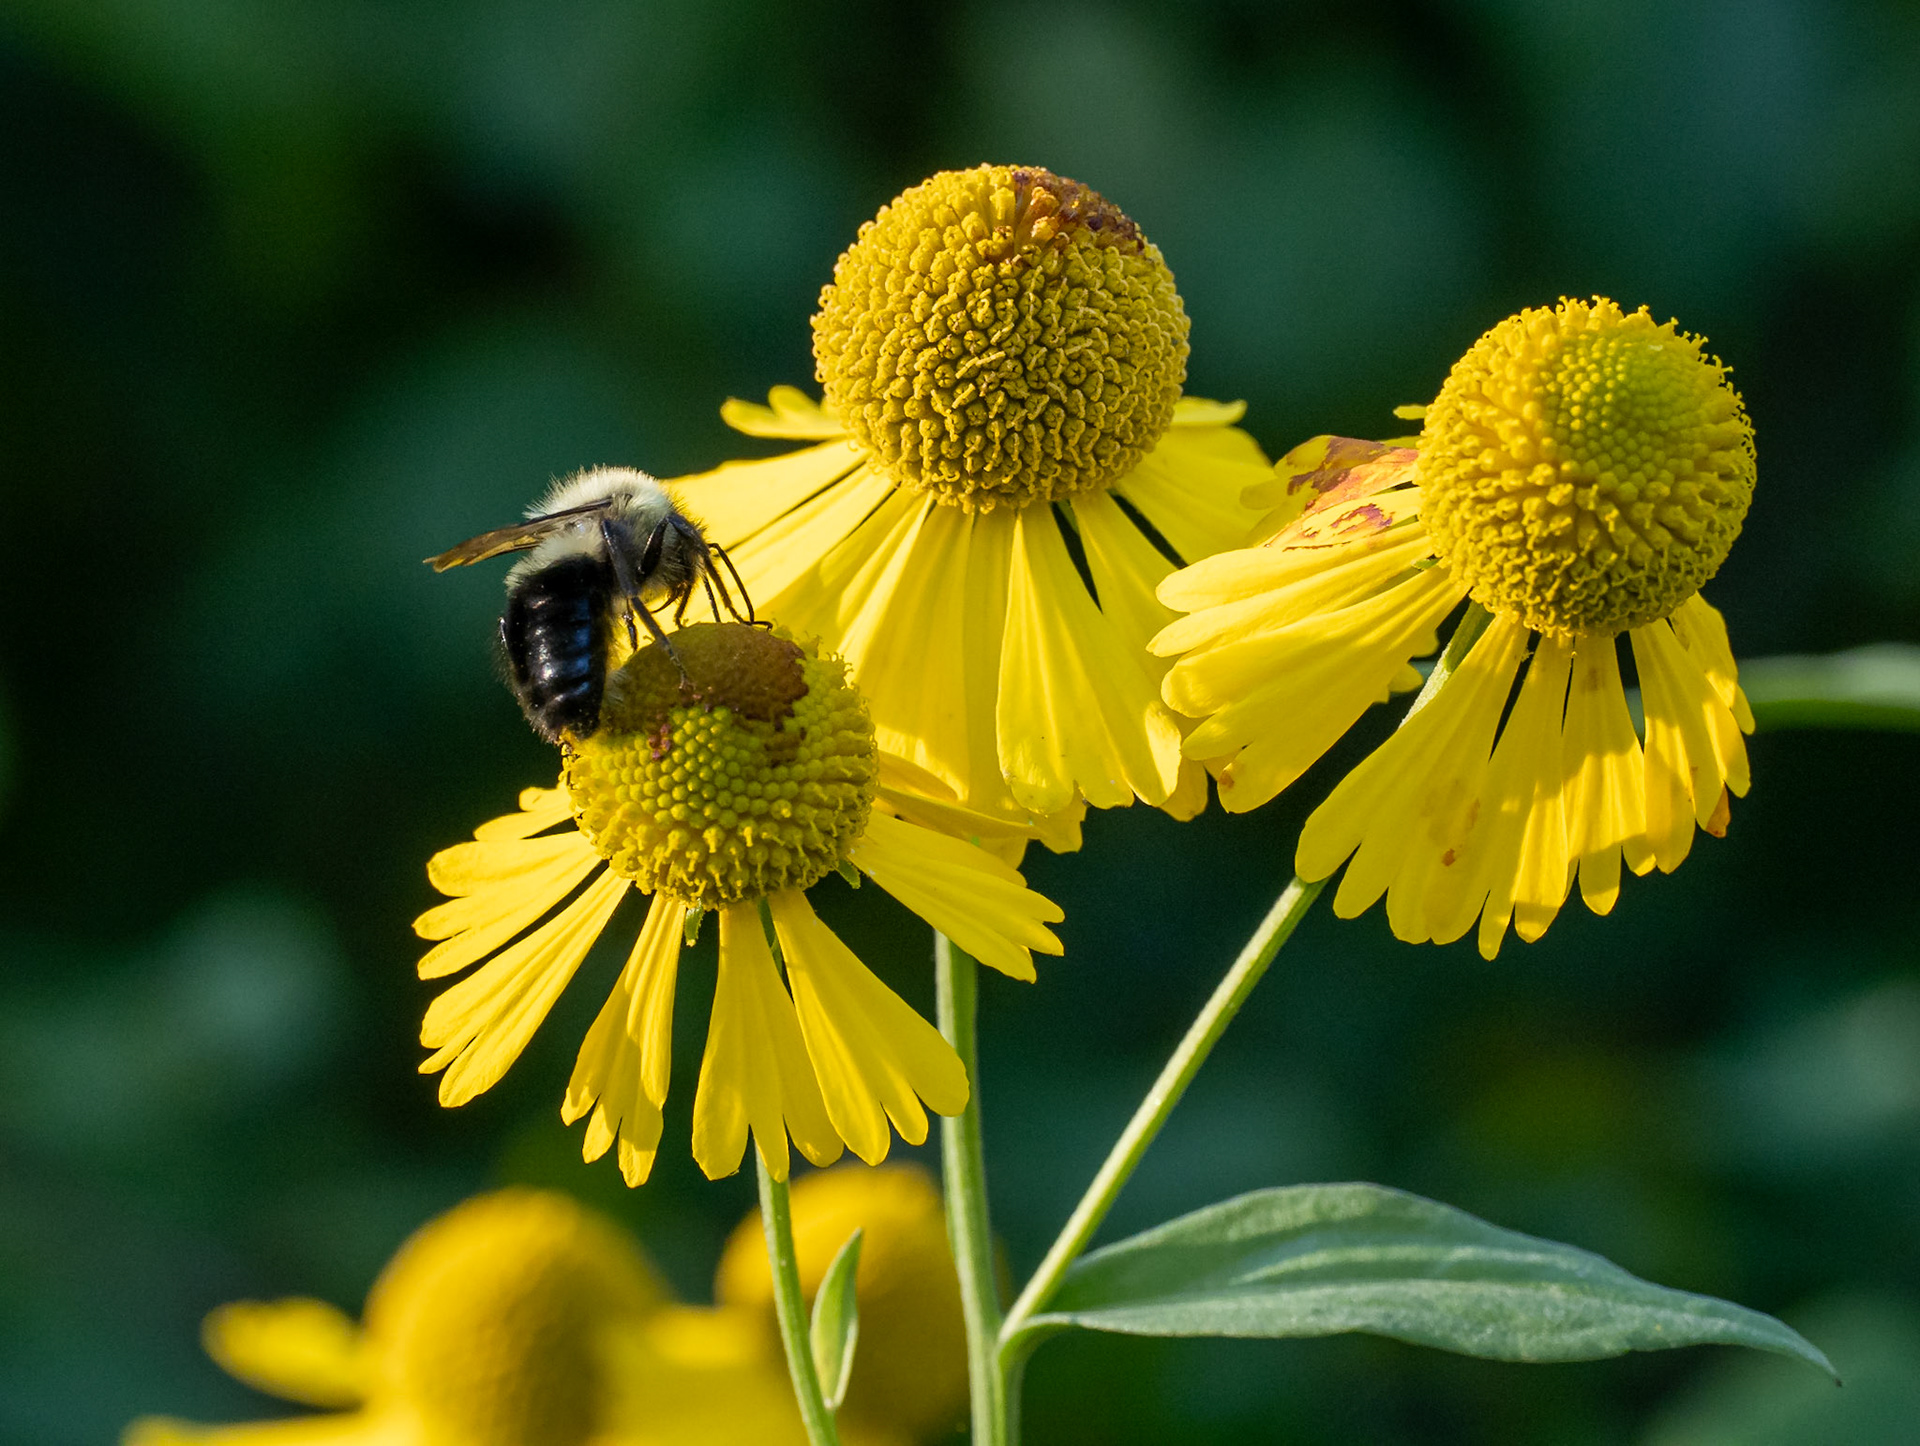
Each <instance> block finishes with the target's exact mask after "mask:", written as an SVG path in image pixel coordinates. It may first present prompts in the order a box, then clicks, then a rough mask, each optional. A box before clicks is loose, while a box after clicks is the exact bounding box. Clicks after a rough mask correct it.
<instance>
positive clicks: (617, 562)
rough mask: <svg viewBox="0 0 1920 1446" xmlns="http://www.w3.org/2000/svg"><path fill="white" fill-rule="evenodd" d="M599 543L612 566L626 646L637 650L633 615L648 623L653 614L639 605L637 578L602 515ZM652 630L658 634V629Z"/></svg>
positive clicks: (638, 631)
mask: <svg viewBox="0 0 1920 1446" xmlns="http://www.w3.org/2000/svg"><path fill="white" fill-rule="evenodd" d="M600 545H601V546H602V547H604V548H606V550H607V562H608V563H609V565H611V566H612V568H613V585H614V587H615V588H616V589H618V591H619V593H620V601H621V606H622V610H623V611H624V613H625V614H626V619H627V646H628V647H630V648H633V649H635V650H636V651H637V650H638V649H639V647H640V629H639V628H638V627H636V626H635V625H634V620H633V615H634V614H635V613H636V612H638V613H640V614H641V615H642V616H644V617H645V618H646V619H647V622H648V623H649V624H651V623H652V622H653V615H652V614H651V613H648V612H647V610H646V608H645V607H643V606H642V605H641V602H640V582H639V579H637V578H636V577H634V575H633V569H632V568H631V567H629V566H628V565H627V563H628V558H627V554H626V550H625V549H624V548H620V547H616V546H614V542H613V532H612V530H611V529H610V528H609V527H608V526H607V521H606V519H605V518H604V517H603V518H601V519H600ZM652 631H653V632H654V633H656V634H658V632H659V629H658V628H654V629H652ZM669 651H671V649H669Z"/></svg>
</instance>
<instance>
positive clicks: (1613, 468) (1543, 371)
mask: <svg viewBox="0 0 1920 1446" xmlns="http://www.w3.org/2000/svg"><path fill="white" fill-rule="evenodd" d="M1407 414H1409V415H1424V425H1423V428H1422V430H1421V433H1420V436H1419V438H1418V440H1417V442H1414V443H1413V445H1393V444H1387V443H1372V442H1361V441H1355V440H1353V439H1350V438H1342V437H1321V438H1316V439H1315V440H1314V441H1312V442H1309V443H1307V444H1305V445H1304V446H1302V447H1300V448H1298V449H1296V450H1295V451H1294V452H1292V453H1290V454H1289V455H1288V456H1287V457H1285V458H1283V459H1282V460H1281V462H1280V463H1279V464H1278V466H1277V467H1276V469H1275V471H1276V476H1275V478H1274V479H1273V480H1272V481H1271V482H1270V483H1269V484H1267V485H1265V486H1263V487H1261V488H1258V489H1255V490H1254V491H1252V492H1250V493H1249V496H1248V500H1249V501H1250V502H1254V503H1257V504H1261V505H1269V506H1272V507H1273V509H1274V510H1273V512H1272V513H1271V514H1270V515H1269V517H1268V518H1267V519H1266V521H1264V522H1263V524H1262V525H1261V528H1260V529H1259V530H1258V531H1257V532H1256V533H1255V538H1256V540H1257V545H1255V546H1252V547H1248V548H1245V549H1243V550H1238V551H1234V552H1229V553H1225V554H1222V555H1220V556H1218V557H1215V558H1212V559H1209V560H1207V561H1204V562H1201V563H1199V564H1198V565H1196V566H1194V567H1190V568H1188V569H1186V570H1185V571H1183V572H1180V573H1177V574H1175V575H1174V576H1173V577H1171V578H1169V579H1168V580H1167V582H1166V583H1165V584H1163V585H1162V587H1161V590H1160V596H1161V598H1162V600H1163V601H1165V602H1166V603H1167V604H1168V605H1170V606H1172V607H1175V608H1179V609H1181V610H1182V611H1185V612H1188V613H1190V614H1191V616H1189V617H1187V618H1184V619H1182V620H1181V621H1179V622H1177V623H1175V624H1173V625H1172V626H1171V627H1169V628H1167V629H1166V630H1165V631H1164V632H1162V633H1161V634H1160V635H1159V637H1158V638H1156V639H1155V640H1154V642H1153V645H1152V646H1153V647H1154V649H1155V651H1156V652H1159V653H1161V654H1163V655H1174V654H1183V655H1184V656H1182V657H1181V659H1180V661H1179V662H1178V663H1176V664H1175V665H1174V667H1173V668H1172V670H1171V671H1170V672H1169V673H1168V675H1167V678H1166V696H1167V700H1168V702H1169V703H1170V704H1171V705H1172V706H1173V707H1175V708H1178V709H1180V710H1182V711H1183V712H1187V713H1190V714H1192V715H1194V716H1196V717H1204V718H1205V721H1204V722H1202V723H1201V724H1200V725H1199V726H1198V727H1197V728H1195V729H1194V731H1193V733H1192V734H1191V735H1190V736H1189V738H1188V740H1187V744H1186V746H1187V750H1188V752H1189V753H1191V754H1193V755H1194V756H1196V757H1208V758H1220V759H1225V760H1227V761H1226V762H1225V763H1224V766H1222V767H1221V768H1220V772H1219V782H1220V796H1221V801H1222V803H1223V805H1224V806H1225V807H1226V808H1228V809H1231V810H1243V809H1249V808H1253V807H1256V806H1258V805H1259V804H1261V803H1264V802H1266V801H1267V800H1268V799H1270V798H1272V797H1273V796H1274V795H1275V794H1276V793H1278V792H1279V791H1280V790H1281V789H1283V788H1285V787H1286V786H1287V785H1288V784H1289V783H1291V782H1293V780H1294V779H1296V778H1298V777H1299V776H1300V774H1301V773H1302V772H1304V771H1305V769H1306V768H1307V767H1308V765H1310V764H1311V763H1312V762H1313V761H1314V760H1315V759H1316V758H1318V757H1319V756H1320V754H1321V753H1323V752H1324V751H1325V750H1326V749H1327V748H1328V747H1329V746H1330V745H1331V744H1332V743H1333V741H1334V740H1335V739H1336V738H1338V737H1339V736H1340V735H1341V734H1342V733H1343V732H1345V731H1346V729H1347V728H1348V727H1349V726H1351V725H1352V723H1353V722H1354V720H1355V719H1357V718H1358V717H1359V715H1360V714H1361V713H1362V712H1363V711H1364V710H1365V709H1366V707H1367V706H1368V704H1370V703H1373V702H1377V701H1380V700H1381V699H1383V698H1385V697H1386V696H1387V693H1388V692H1389V690H1390V689H1402V688H1406V687H1408V686H1418V683H1419V678H1418V675H1417V674H1414V673H1412V670H1411V668H1410V666H1409V664H1410V660H1411V659H1413V658H1415V657H1417V656H1419V655H1421V654H1422V653H1426V652H1429V651H1431V650H1432V649H1433V648H1435V647H1436V646H1437V643H1438V639H1437V636H1436V633H1435V629H1436V628H1437V627H1438V626H1439V625H1440V623H1441V622H1443V621H1444V620H1445V618H1446V617H1447V615H1448V614H1449V613H1450V612H1452V610H1453V609H1454V608H1455V607H1456V606H1457V605H1458V604H1459V603H1460V602H1461V601H1462V600H1463V599H1465V598H1468V597H1471V598H1472V599H1473V600H1474V601H1475V602H1476V603H1478V604H1480V605H1481V606H1482V607H1483V608H1484V609H1486V611H1487V612H1488V613H1490V614H1491V615H1492V620H1491V622H1490V623H1489V624H1488V625H1487V627H1486V630H1485V631H1484V632H1483V633H1481V634H1480V635H1479V636H1478V638H1477V639H1476V640H1474V641H1473V642H1472V645H1471V648H1470V650H1468V651H1467V652H1466V654H1465V656H1464V658H1461V659H1460V660H1459V661H1458V665H1457V667H1456V668H1455V669H1454V671H1453V672H1452V673H1451V675H1450V676H1447V677H1446V678H1445V679H1444V681H1443V683H1442V685H1441V686H1440V687H1439V688H1438V690H1437V691H1435V692H1434V693H1433V694H1432V695H1431V696H1429V697H1426V698H1424V699H1423V700H1422V701H1421V703H1420V704H1419V705H1417V706H1416V708H1415V709H1414V710H1413V711H1412V713H1411V714H1410V716H1409V717H1408V719H1407V721H1406V723H1405V725H1404V726H1403V727H1401V728H1400V729H1399V731H1398V732H1396V733H1395V734H1394V736H1393V737H1392V738H1391V739H1389V740H1388V741H1387V742H1386V743H1384V744H1382V745H1381V746H1380V748H1378V749H1377V750H1375V752H1374V753H1373V754H1372V755H1371V756H1370V757H1369V758H1367V759H1366V760H1365V761H1364V762H1363V763H1361V764H1360V766H1359V767H1357V768H1356V769H1354V770H1353V772H1352V773H1350V774H1348V775H1347V777H1346V778H1345V779H1344V780H1343V781H1342V782H1341V783H1340V784H1339V786H1338V787H1337V788H1335V790H1334V791H1333V793H1332V795H1331V796H1329V797H1328V799H1327V800H1326V802H1325V803H1323V804H1321V805H1320V807H1319V808H1318V809H1316V810H1315V811H1314V813H1313V815H1312V816H1311V817H1310V818H1309V819H1308V821H1307V825H1306V828H1305V830H1304V832H1303V834H1302V836H1301V840H1300V846H1299V851H1298V856H1297V859H1296V863H1295V867H1296V868H1297V870H1298V872H1299V873H1300V875H1301V877H1303V878H1306V879H1309V880H1313V879H1323V878H1326V877H1328V876H1329V875H1331V874H1332V873H1333V872H1334V871H1335V870H1336V869H1338V868H1339V867H1340V865H1341V863H1342V862H1343V861H1345V860H1346V859H1348V857H1349V856H1351V857H1352V863H1351V864H1350V865H1349V866H1348V868H1347V872H1346V876H1345V877H1344V878H1343V879H1342V881H1341V884H1340V889H1339V892H1338V894H1337V896H1336V897H1335V900H1334V910H1335V912H1336V913H1338V914H1339V915H1341V916H1342V917H1343V918H1351V917H1353V916H1354V915H1356V914H1359V913H1360V912H1361V911H1363V910H1365V909H1366V908H1368V907H1370V906H1371V905H1372V904H1373V902H1374V901H1375V900H1377V899H1378V898H1379V897H1380V896H1381V895H1382V894H1383V893H1384V894H1385V895H1386V899H1387V917H1388V920H1389V921H1390V923H1391V925H1392V927H1393V931H1394V933H1395V934H1396V935H1397V936H1398V937H1399V938H1401V939H1405V940H1408V941H1410V942H1420V941H1424V940H1429V939H1431V940H1438V941H1446V940H1450V939H1455V938H1458V937H1459V936H1460V935H1462V934H1464V933H1465V932H1466V930H1467V929H1468V928H1469V927H1470V926H1471V925H1472V924H1473V922H1474V919H1475V918H1476V917H1478V918H1479V920H1480V930H1479V943H1480V950H1481V952H1482V953H1483V954H1485V955H1486V956H1488V957H1489V958H1491V957H1492V956H1493V954H1494V953H1495V952H1496V951H1497V950H1498V949H1499V947H1500V941H1501V939H1502V938H1503V936H1504V935H1505V933H1506V930H1507V927H1508V924H1509V921H1511V922H1512V924H1513V927H1514V929H1515V931H1516V932H1517V933H1518V934H1519V935H1520V937H1521V938H1522V939H1525V940H1528V941H1531V940H1534V939H1537V938H1539V937H1540V935H1541V934H1543V933H1544V932H1545V931H1546V928H1547V925H1548V924H1549V923H1551V922H1552V920H1553V918H1554V915H1555V914H1556V913H1557V912H1558V911H1559V909H1560V906H1561V904H1562V903H1564V902H1565V900H1566V896H1567V893H1568V891H1569V889H1570V888H1571V886H1572V882H1573V879H1574V877H1575V876H1576V875H1577V876H1578V878H1579V880H1580V891H1581V894H1582V896H1583V897H1584V898H1585V899H1586V901H1587V904H1588V906H1589V907H1590V908H1592V909H1593V910H1594V911H1595V912H1596V913H1602V914H1604V913H1606V912H1607V911H1608V910H1609V909H1611V908H1612V907H1613V903H1614V900H1615V898H1616V897H1617V896H1618V893H1619V887H1620V864H1621V861H1622V859H1624V860H1625V862H1626V864H1627V867H1629V868H1631V869H1632V870H1633V871H1634V872H1635V873H1640V874H1644V873H1646V872H1647V871H1648V870H1649V869H1650V868H1652V867H1653V866H1654V865H1656V864H1657V865H1659V867H1660V868H1661V869H1662V870H1663V871H1668V872H1670V871H1672V870H1673V869H1675V868H1677V867H1678V866H1679V864H1680V862H1681V860H1683V859H1684V858H1685V857H1686V856H1687V851H1688V849H1689V848H1690V847H1691V845H1692V841H1693V831H1694V826H1695V824H1696V823H1697V824H1698V825H1699V826H1700V827H1701V828H1704V829H1706V830H1707V831H1708V832H1709V833H1712V834H1715V835H1719V834H1722V833H1724V832H1725V830H1726V826H1727V817H1728V806H1727V795H1728V793H1729V791H1731V792H1732V793H1736V794H1744V793H1745V792H1746V791H1747V783H1748V772H1747V755H1746V746H1745V744H1744V742H1743V741H1742V738H1741V734H1742V732H1751V731H1752V730H1753V718H1752V714H1751V713H1750V712H1749V711H1748V709H1747V705H1746V700H1745V698H1744V697H1742V695H1741V693H1740V689H1739V685H1738V682H1737V675H1736V669H1735V665H1734V660H1733V654H1732V652H1731V650H1730V649H1729V647H1728V644H1727V632H1726V626H1725V624H1724V623H1723V622H1722V621H1721V618H1720V614H1719V613H1717V612H1716V611H1715V610H1714V609H1713V608H1712V607H1710V606H1709V605H1708V604H1707V603H1706V602H1705V601H1704V600H1703V599H1702V598H1701V597H1700V595H1699V588H1700V587H1701V585H1702V584H1703V583H1705V582H1706V581H1707V580H1708V579H1709V578H1711V577H1712V576H1713V575H1714V573H1715V572H1716V571H1717V570H1718V569H1719V567H1720V564H1721V563H1722V562H1723V561H1724V560H1725V558H1726V556H1727V551H1728V549H1729V548H1730V547H1731V546H1732V545H1733V540H1734V538H1735V537H1736V536H1737V535H1738V533H1739V530H1740V524H1741V520H1742V519H1743V518H1744V517H1745V515H1746V511H1747V506H1748V503H1749V502H1750V500H1751V499H1752V495H1753V483H1754V472H1755V464H1754V449H1753V428H1752V426H1751V424H1750V423H1749V422H1748V420H1747V416H1746V412H1745V410H1744V408H1743V406H1742V404H1741V401H1740V397H1739V394H1738V393H1737V392H1735V391H1734V390H1733V388H1732V387H1731V386H1730V385H1729V384H1728V382H1727V372H1726V368H1725V367H1723V366H1722V365H1721V364H1720V363H1719V362H1717V361H1714V360H1711V359H1709V358H1708V357H1707V356H1705V355H1704V354H1703V352H1702V342H1701V340H1700V338H1698V337H1693V336H1688V335H1686V334H1684V333H1682V332H1680V331H1678V330H1677V328H1676V325H1675V323H1673V322H1668V323H1666V324H1665V325H1656V324H1655V323H1654V321H1653V319H1652V318H1651V317H1650V316H1649V315H1648V314H1647V312H1646V310H1645V308H1642V309H1641V310H1639V311H1637V312H1633V313H1625V312H1622V311H1621V310H1620V308H1619V307H1618V306H1616V305H1614V303H1612V302H1611V301H1606V300H1600V299H1596V300H1594V301H1593V302H1591V303H1587V302H1579V301H1562V302H1561V303H1560V304H1559V305H1558V306H1557V307H1553V308H1550V309H1549V308H1538V309H1532V310H1528V311H1524V312H1522V313H1520V314H1519V315H1518V316H1514V317H1510V318H1508V319H1507V320H1506V321H1503V322H1502V323H1500V325H1498V326H1496V327H1494V328H1493V329H1492V330H1491V331H1489V332H1488V333H1487V334H1486V335H1485V336H1483V337H1481V338H1480V340H1479V341H1478V342H1476V343H1475V344H1474V346H1473V349H1472V350H1471V351H1469V352H1468V353H1467V355H1466V356H1464V357H1462V358H1461V360H1460V361H1459V362H1458V363H1457V364H1456V365H1455V366H1454V368H1453V371H1452V373H1451V374H1450V375H1449V376H1448V378H1447V381H1446V384H1445V386H1444V387H1442V389H1441V392H1440V395H1439V397H1438V398H1436V399H1435V401H1434V402H1433V404H1432V405H1431V406H1429V407H1427V408H1424V409H1408V411H1407ZM1470 616H1473V615H1470ZM1481 616H1484V615H1481ZM1623 632H1624V633H1626V634H1628V635H1629V636H1630V637H1631V639H1632V644H1633V660H1634V664H1635V666H1636V668H1637V670H1638V674H1639V681H1640V689H1641V701H1642V706H1643V709H1644V714H1645V726H1644V730H1643V732H1644V738H1645V742H1644V746H1643V744H1642V741H1641V737H1640V736H1639V735H1637V734H1636V732H1635V728H1634V722H1633V719H1632V716H1631V714H1630V713H1629V710H1628V704H1627V699H1626V694H1625V691H1624V689H1623V687H1622V684H1621V680H1620V667H1619V660H1618V656H1617V652H1618V644H1617V639H1618V636H1619V635H1620V634H1621V633H1623ZM1461 641H1463V642H1464V641H1466V639H1464V638H1463V639H1461ZM1529 653H1531V660H1530V661H1526V660H1527V659H1528V657H1529ZM1523 661H1526V675H1525V680H1524V682H1522V683H1521V685H1520V688H1519V693H1518V697H1517V699H1516V700H1515V701H1514V702H1513V705H1512V709H1511V712H1510V713H1509V712H1508V711H1507V708H1508V700H1509V698H1510V696H1511V695H1512V694H1513V690H1514V680H1515V678H1516V676H1518V674H1519V672H1520V669H1521V666H1522V663H1523ZM1503 717H1505V719H1506V721H1505V724H1504V726H1502V725H1501V720H1502V718H1503ZM1496 735H1497V738H1496Z"/></svg>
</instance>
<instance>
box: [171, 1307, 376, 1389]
mask: <svg viewBox="0 0 1920 1446" xmlns="http://www.w3.org/2000/svg"><path fill="white" fill-rule="evenodd" d="M200 1342H201V1344H202V1345H203V1346H205V1347H206V1351H207V1354H208V1355H209V1356H211V1357H213V1359H214V1362H215V1364H217V1365H218V1366H219V1367H220V1369H221V1370H223V1371H225V1372H226V1373H227V1374H228V1375H230V1376H232V1377H234V1378H235V1379H236V1380H241V1381H245V1382H246V1383H247V1384H248V1385H249V1386H252V1387H253V1388H254V1389H255V1390H259V1391H265V1392H266V1393H267V1394H268V1395H270V1396H278V1397H280V1398H281V1399H282V1400H285V1401H298V1402H299V1403H300V1404H301V1405H303V1406H319V1407H321V1408H323V1409H329V1408H331V1409H337V1408H340V1407H345V1406H355V1405H358V1404H359V1403H360V1402H361V1401H363V1400H365V1399H366V1396H367V1388H368V1386H369V1385H370V1384H372V1377H371V1374H370V1372H371V1363H370V1362H369V1361H368V1359H367V1354H366V1349H365V1345H364V1342H363V1341H362V1339H361V1335H360V1327H359V1326H358V1325H356V1324H354V1322H353V1321H352V1320H350V1319H349V1318H348V1317H347V1316H346V1315H345V1314H344V1313H343V1312H342V1311H340V1309H339V1308H338V1307H336V1306H331V1305H328V1304H327V1303H326V1302H325V1301H322V1300H306V1299H288V1300H274V1301H261V1300H239V1301H235V1302H233V1303H232V1304H231V1305H223V1306H219V1307H217V1308H216V1309H215V1310H214V1311H213V1312H212V1313H211V1314H210V1315H208V1316H207V1318H206V1320H205V1322H204V1323H203V1324H202V1325H201V1327H200Z"/></svg>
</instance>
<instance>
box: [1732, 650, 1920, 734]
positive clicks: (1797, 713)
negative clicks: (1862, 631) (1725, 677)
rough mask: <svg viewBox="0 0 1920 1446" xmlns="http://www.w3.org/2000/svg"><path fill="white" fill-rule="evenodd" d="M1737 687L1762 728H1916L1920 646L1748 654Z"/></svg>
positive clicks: (1919, 713) (1919, 711)
mask: <svg viewBox="0 0 1920 1446" xmlns="http://www.w3.org/2000/svg"><path fill="white" fill-rule="evenodd" d="M1740 687H1741V689H1742V691H1744V692H1745V693H1746V695H1747V701H1748V702H1749V703H1751V704H1752V705H1753V717H1754V721H1755V722H1756V723H1757V724H1759V726H1760V727H1762V728H1898V729H1909V728H1920V647H1915V646H1913V645H1912V644H1910V643H1872V644H1869V645H1868V646H1866V647H1864V648H1852V649H1849V650H1848V651H1847V652H1844V653H1828V654H1824V655H1821V656H1809V657H1779V658H1751V659H1748V660H1747V661H1745V662H1742V663H1741V664H1740Z"/></svg>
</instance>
